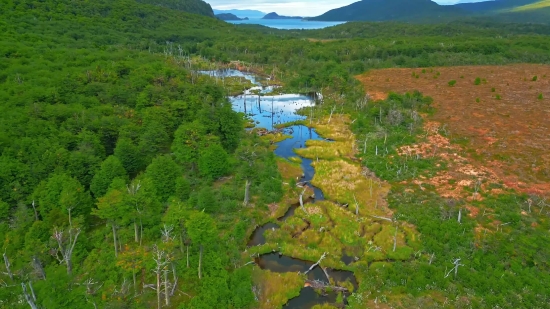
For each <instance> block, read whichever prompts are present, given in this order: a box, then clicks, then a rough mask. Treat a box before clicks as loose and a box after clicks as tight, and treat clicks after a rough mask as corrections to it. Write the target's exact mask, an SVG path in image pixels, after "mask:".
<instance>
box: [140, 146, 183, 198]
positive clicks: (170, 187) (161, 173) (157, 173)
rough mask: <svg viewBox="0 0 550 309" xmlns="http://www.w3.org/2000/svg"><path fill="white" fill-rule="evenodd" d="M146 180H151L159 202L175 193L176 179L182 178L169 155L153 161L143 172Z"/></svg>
mask: <svg viewBox="0 0 550 309" xmlns="http://www.w3.org/2000/svg"><path fill="white" fill-rule="evenodd" d="M145 175H146V177H147V178H149V179H151V181H152V183H153V187H154V188H155V191H156V193H157V196H158V197H159V198H160V200H161V201H166V200H167V199H168V197H170V196H171V195H173V194H174V193H175V189H176V179H177V178H178V177H182V173H181V170H180V167H179V166H178V165H177V164H176V162H174V160H172V158H171V157H170V156H169V155H162V156H158V157H156V158H154V159H153V161H152V162H151V164H149V166H147V169H146V170H145Z"/></svg>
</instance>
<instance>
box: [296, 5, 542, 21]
mask: <svg viewBox="0 0 550 309" xmlns="http://www.w3.org/2000/svg"><path fill="white" fill-rule="evenodd" d="M546 1H547V0H542V1H541V0H493V1H483V2H473V3H466V2H462V1H461V2H458V3H456V4H454V5H440V4H437V3H435V2H433V1H431V0H361V1H358V2H355V3H352V4H350V5H347V6H343V7H340V8H336V9H332V10H330V11H328V12H326V13H324V14H322V15H319V16H316V17H311V18H307V20H315V21H376V22H379V21H405V22H421V23H423V22H427V23H434V22H448V21H452V20H457V19H461V18H465V17H472V18H490V19H491V20H494V21H501V22H528V23H549V22H550V6H549V5H547V4H546ZM520 8H529V9H528V10H527V9H523V10H522V9H520Z"/></svg>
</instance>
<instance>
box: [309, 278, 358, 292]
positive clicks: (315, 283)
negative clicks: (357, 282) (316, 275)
mask: <svg viewBox="0 0 550 309" xmlns="http://www.w3.org/2000/svg"><path fill="white" fill-rule="evenodd" d="M306 286H309V287H312V288H314V289H319V290H325V289H331V290H332V291H336V292H349V290H348V289H347V288H344V287H341V286H336V285H330V284H328V283H326V282H323V281H320V280H306Z"/></svg>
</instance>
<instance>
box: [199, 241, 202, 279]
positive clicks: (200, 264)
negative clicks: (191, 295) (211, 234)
mask: <svg viewBox="0 0 550 309" xmlns="http://www.w3.org/2000/svg"><path fill="white" fill-rule="evenodd" d="M201 266H202V244H201V249H200V253H199V279H201Z"/></svg>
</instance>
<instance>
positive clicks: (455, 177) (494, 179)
mask: <svg viewBox="0 0 550 309" xmlns="http://www.w3.org/2000/svg"><path fill="white" fill-rule="evenodd" d="M441 127H442V125H441V124H440V123H438V122H435V121H427V122H426V123H425V124H424V131H425V135H423V137H425V138H424V141H423V142H421V143H419V144H413V145H406V146H403V147H401V148H399V149H398V150H397V153H398V154H399V155H401V156H408V157H411V158H434V157H435V158H438V159H440V160H442V161H444V162H445V164H446V165H447V168H446V169H444V170H442V171H439V172H438V173H437V174H436V175H435V176H434V177H431V178H428V179H427V178H425V177H423V176H420V177H419V178H418V179H414V180H413V181H412V183H413V184H416V185H418V186H420V188H421V189H422V190H424V188H423V187H422V185H423V184H430V185H433V186H434V187H435V190H436V191H437V192H438V193H439V195H441V196H442V197H445V198H451V199H463V198H464V199H467V200H469V201H479V200H482V197H481V194H479V193H481V192H488V191H490V192H491V193H493V194H495V193H501V192H503V191H502V190H500V191H493V190H492V189H490V187H489V186H490V185H491V184H499V183H501V182H502V180H501V179H500V178H499V177H498V176H497V174H496V173H495V172H494V171H493V170H492V169H491V168H488V167H485V166H483V165H482V164H479V163H477V162H474V161H473V160H472V159H471V158H468V157H466V156H465V152H464V149H463V147H461V146H459V145H456V144H452V143H451V142H450V141H449V139H448V138H447V137H445V136H442V135H441V134H440V133H439V132H440V128H441ZM476 163H477V164H476ZM504 187H505V186H504ZM472 213H473V212H472V210H470V214H472Z"/></svg>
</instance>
